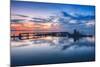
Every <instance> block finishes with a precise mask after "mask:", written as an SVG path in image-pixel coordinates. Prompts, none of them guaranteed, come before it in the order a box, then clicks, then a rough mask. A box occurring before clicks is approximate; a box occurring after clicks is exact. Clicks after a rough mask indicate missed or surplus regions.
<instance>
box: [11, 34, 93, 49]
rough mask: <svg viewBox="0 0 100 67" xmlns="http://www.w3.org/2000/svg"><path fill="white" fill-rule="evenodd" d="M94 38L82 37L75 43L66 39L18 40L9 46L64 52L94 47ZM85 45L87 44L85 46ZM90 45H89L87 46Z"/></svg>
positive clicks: (70, 39)
mask: <svg viewBox="0 0 100 67" xmlns="http://www.w3.org/2000/svg"><path fill="white" fill-rule="evenodd" d="M94 40H95V39H94V37H84V38H81V39H79V40H77V41H75V40H74V39H73V38H68V37H52V36H48V37H41V38H38V39H37V38H36V39H29V40H18V41H12V42H11V46H12V48H14V47H24V46H26V47H27V46H38V47H39V46H50V47H52V46H53V47H60V48H61V49H62V50H65V49H67V48H69V47H72V46H77V47H81V46H88V47H91V46H94ZM86 43H87V44H86ZM88 43H90V44H88Z"/></svg>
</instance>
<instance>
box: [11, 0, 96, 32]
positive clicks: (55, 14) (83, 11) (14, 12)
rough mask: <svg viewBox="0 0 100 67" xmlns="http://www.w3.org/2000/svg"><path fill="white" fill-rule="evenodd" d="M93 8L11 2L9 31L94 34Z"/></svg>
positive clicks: (87, 6)
mask: <svg viewBox="0 0 100 67" xmlns="http://www.w3.org/2000/svg"><path fill="white" fill-rule="evenodd" d="M94 27H95V6H89V5H72V4H57V3H53V4H51V3H41V2H23V1H12V2H11V29H12V30H20V29H21V30H33V31H38V32H39V31H70V32H72V31H73V29H77V30H80V31H82V32H85V33H94Z"/></svg>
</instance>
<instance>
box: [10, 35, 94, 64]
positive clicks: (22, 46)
mask: <svg viewBox="0 0 100 67" xmlns="http://www.w3.org/2000/svg"><path fill="white" fill-rule="evenodd" d="M94 40H95V39H94V37H92V38H89V37H86V38H81V39H79V40H77V41H74V39H73V38H68V37H52V36H48V37H42V38H36V39H30V40H18V41H11V64H12V65H18V66H19V65H36V64H52V63H65V62H68V63H69V62H83V61H94V60H95V41H94Z"/></svg>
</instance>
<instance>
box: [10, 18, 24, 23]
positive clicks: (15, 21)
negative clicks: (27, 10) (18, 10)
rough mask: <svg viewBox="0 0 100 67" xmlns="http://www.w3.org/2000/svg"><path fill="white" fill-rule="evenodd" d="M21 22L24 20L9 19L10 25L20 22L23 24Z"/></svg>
mask: <svg viewBox="0 0 100 67" xmlns="http://www.w3.org/2000/svg"><path fill="white" fill-rule="evenodd" d="M23 21H25V19H11V22H12V23H20V22H23Z"/></svg>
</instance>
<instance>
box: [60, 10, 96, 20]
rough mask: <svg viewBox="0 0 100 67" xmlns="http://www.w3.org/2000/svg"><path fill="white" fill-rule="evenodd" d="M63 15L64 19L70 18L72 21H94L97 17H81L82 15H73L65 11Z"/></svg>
mask: <svg viewBox="0 0 100 67" xmlns="http://www.w3.org/2000/svg"><path fill="white" fill-rule="evenodd" d="M61 13H62V15H63V16H64V17H70V18H71V19H74V20H93V19H95V15H81V14H75V15H71V14H68V13H67V12H64V11H62V12H61Z"/></svg>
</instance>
